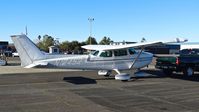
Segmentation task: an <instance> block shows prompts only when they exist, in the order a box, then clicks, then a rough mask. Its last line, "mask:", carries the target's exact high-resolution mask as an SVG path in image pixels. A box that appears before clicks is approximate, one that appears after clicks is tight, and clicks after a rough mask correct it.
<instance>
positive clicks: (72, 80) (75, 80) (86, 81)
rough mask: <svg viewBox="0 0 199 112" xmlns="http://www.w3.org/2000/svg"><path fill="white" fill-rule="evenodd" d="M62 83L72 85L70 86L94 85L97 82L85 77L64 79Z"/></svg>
mask: <svg viewBox="0 0 199 112" xmlns="http://www.w3.org/2000/svg"><path fill="white" fill-rule="evenodd" d="M63 80H64V81H66V82H69V83H72V84H76V85H79V84H96V83H97V82H96V81H95V80H94V79H91V78H87V77H81V76H80V77H78V76H77V77H64V78H63Z"/></svg>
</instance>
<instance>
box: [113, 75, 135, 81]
mask: <svg viewBox="0 0 199 112" xmlns="http://www.w3.org/2000/svg"><path fill="white" fill-rule="evenodd" d="M130 78H131V76H130V74H127V73H121V74H117V75H115V80H121V81H128V80H130Z"/></svg>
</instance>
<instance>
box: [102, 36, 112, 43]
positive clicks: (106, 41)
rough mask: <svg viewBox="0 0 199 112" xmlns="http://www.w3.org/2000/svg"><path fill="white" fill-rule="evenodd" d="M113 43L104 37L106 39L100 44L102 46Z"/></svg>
mask: <svg viewBox="0 0 199 112" xmlns="http://www.w3.org/2000/svg"><path fill="white" fill-rule="evenodd" d="M111 42H113V41H112V40H111V39H110V38H109V37H106V36H104V38H103V39H102V40H101V41H100V43H99V44H101V45H109V44H110V43H111Z"/></svg>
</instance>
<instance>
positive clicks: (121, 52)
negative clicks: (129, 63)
mask: <svg viewBox="0 0 199 112" xmlns="http://www.w3.org/2000/svg"><path fill="white" fill-rule="evenodd" d="M114 54H115V56H126V55H127V51H126V49H120V50H114Z"/></svg>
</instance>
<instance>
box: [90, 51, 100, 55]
mask: <svg viewBox="0 0 199 112" xmlns="http://www.w3.org/2000/svg"><path fill="white" fill-rule="evenodd" d="M91 54H92V55H94V56H97V55H98V54H99V51H94V52H92V53H91Z"/></svg>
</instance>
